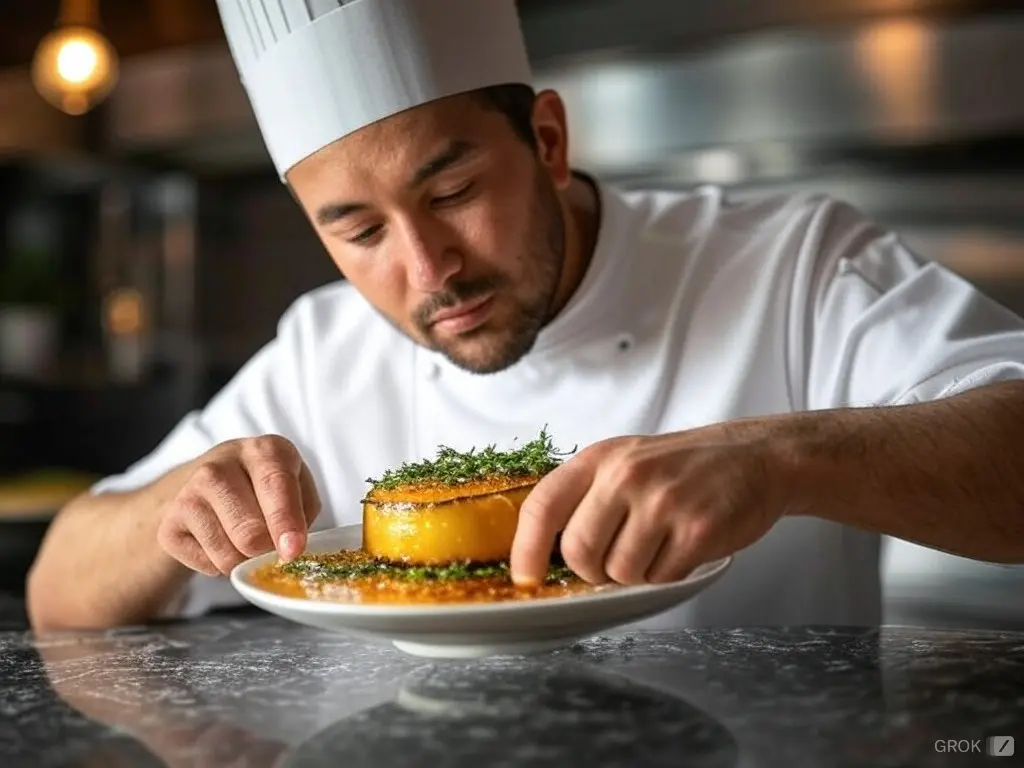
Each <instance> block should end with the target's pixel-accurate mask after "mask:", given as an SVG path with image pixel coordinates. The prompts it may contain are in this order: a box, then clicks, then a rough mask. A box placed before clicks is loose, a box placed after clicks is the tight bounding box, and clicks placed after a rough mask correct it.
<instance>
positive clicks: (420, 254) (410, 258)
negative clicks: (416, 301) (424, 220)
mask: <svg viewBox="0 0 1024 768" xmlns="http://www.w3.org/2000/svg"><path fill="white" fill-rule="evenodd" d="M404 240H405V242H404V250H405V261H406V272H407V274H408V280H409V286H410V287H411V288H412V289H413V290H415V291H419V292H422V293H436V292H437V291H440V290H441V289H442V288H444V286H445V284H446V283H447V282H448V280H449V278H451V277H452V275H454V274H456V273H457V272H458V271H459V270H460V269H462V255H461V253H460V252H459V249H458V248H457V247H455V245H454V243H453V242H452V240H451V238H448V237H445V234H444V232H443V231H442V230H441V228H438V227H431V226H430V225H429V224H427V225H423V224H420V225H416V226H414V225H412V224H410V225H408V226H406V227H405V232H404Z"/></svg>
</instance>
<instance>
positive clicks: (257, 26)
mask: <svg viewBox="0 0 1024 768" xmlns="http://www.w3.org/2000/svg"><path fill="white" fill-rule="evenodd" d="M217 5H218V7H219V9H220V17H221V22H222V24H223V26H224V31H225V35H226V37H227V40H228V45H229V47H230V49H231V54H232V56H233V57H234V60H235V64H236V66H237V67H238V72H239V74H240V76H241V79H242V83H243V85H244V86H245V88H246V91H247V92H248V94H249V100H250V102H251V103H252V107H253V111H254V112H255V114H256V120H257V122H258V123H259V126H260V130H261V131H262V134H263V140H264V142H265V143H266V145H267V149H268V150H269V152H270V156H271V158H272V160H273V162H274V166H275V168H276V169H277V172H278V174H279V175H280V176H281V177H282V178H283V177H284V175H285V173H286V172H287V171H288V170H289V169H291V168H292V167H293V166H294V165H295V164H296V163H298V162H299V161H300V160H302V159H304V158H306V157H308V156H309V155H311V154H313V153H314V152H316V151H317V150H319V149H322V148H323V147H325V146H327V145H328V144H330V143H331V142H334V141H336V140H338V139H340V138H342V137H343V136H346V135H348V134H349V133H352V132H353V131H356V130H358V129H360V128H362V127H364V126H367V125H370V124H371V123H374V122H376V121H378V120H380V119H382V118H385V117H388V116H390V115H394V114H397V113H398V112H401V111H403V110H405V109H409V108H410V107H415V106H418V105H420V104H425V103H427V102H429V101H433V100H435V99H439V98H442V97H445V96H451V95H454V94H457V93H464V92H466V91H470V90H475V89H477V88H483V87H486V86H491V85H503V84H506V83H529V82H530V81H531V78H532V76H531V72H530V65H529V61H528V58H527V52H526V46H525V44H524V41H523V37H522V31H521V28H520V24H519V17H518V14H517V12H516V7H515V0H217Z"/></svg>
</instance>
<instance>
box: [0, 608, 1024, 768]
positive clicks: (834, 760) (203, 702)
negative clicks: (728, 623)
mask: <svg viewBox="0 0 1024 768" xmlns="http://www.w3.org/2000/svg"><path fill="white" fill-rule="evenodd" d="M0 680H2V681H3V684H2V688H0V766H4V768H12V767H13V766H19V767H20V766H33V768H42V767H43V766H104V767H109V768H115V767H116V766H163V765H167V766H175V767H177V766H182V767H184V766H267V767H269V766H275V767H280V768H285V767H286V766H287V767H289V768H307V767H308V768H314V767H318V766H344V767H345V768H349V767H350V766H384V767H385V768H392V767H393V766H401V767H405V766H421V765H422V766H431V767H432V768H436V767H437V766H455V767H456V768H461V767H462V766H465V767H466V768H469V767H470V766H472V768H480V767H481V766H520V765H521V766H578V767H580V768H594V767H595V766H605V765H616V766H619V765H621V766H672V767H673V768H677V767H678V766H696V767H698V768H704V767H711V766H713V767H715V768H717V767H719V766H721V767H724V766H784V767H785V768H798V767H800V766H824V767H826V768H833V767H838V766H852V765H856V766H968V765H996V766H998V765H1014V764H1022V763H1024V743H1019V742H1021V740H1024V634H1004V633H995V632H992V633H985V632H967V631H959V630H923V629H921V630H918V629H907V628H888V627H886V628H882V629H840V628H792V629H777V628H776V629H746V630H730V631H725V630H702V631H689V632H676V633H655V634H643V635H635V636H617V637H606V638H596V639H592V640H588V641H585V642H582V643H580V644H578V645H576V646H574V647H571V648H567V649H564V650H562V651H558V652H556V653H552V654H549V655H545V656H538V657H530V658H513V657H509V658H495V659H488V660H482V661H471V662H430V661H426V660H423V659H416V658H413V657H409V656H405V655H403V654H401V653H399V652H398V651H396V650H394V649H392V648H391V647H389V646H379V645H370V644H366V643H363V642H362V641H356V640H352V639H349V638H348V637H346V636H342V635H332V634H327V633H321V632H317V631H314V630H310V629H306V628H303V627H299V626H296V625H292V624H288V623H286V622H285V621H283V620H280V619H277V618H272V617H267V616H262V615H257V616H252V617H237V616H235V617H228V618H219V619H210V620H203V621H196V622H193V623H190V624H180V625H168V626H163V627H159V628H144V629H137V630H123V631H116V632H108V633H101V634H66V635H53V636H48V637H44V638H40V639H34V638H33V637H32V636H31V635H29V634H28V633H25V632H7V633H4V634H0ZM992 736H1016V742H1017V743H1015V747H1016V750H1018V751H1017V753H1016V755H1014V756H1013V757H1012V758H1010V759H1008V760H1006V762H1005V763H1000V762H997V761H996V762H994V761H995V760H996V758H993V757H989V756H986V755H985V754H984V753H985V750H986V747H987V743H986V739H987V738H988V737H992ZM937 740H943V741H945V740H965V743H964V744H963V745H962V746H965V747H969V745H970V743H971V742H973V743H974V744H976V745H977V746H978V747H980V749H981V753H973V754H949V753H944V752H937V751H936V749H935V742H936V741H937Z"/></svg>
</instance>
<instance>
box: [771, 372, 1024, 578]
mask: <svg viewBox="0 0 1024 768" xmlns="http://www.w3.org/2000/svg"><path fill="white" fill-rule="evenodd" d="M793 424H794V430H793V435H794V439H793V440H792V441H789V450H790V455H791V457H792V459H793V466H794V468H795V469H796V470H797V471H796V473H795V474H794V477H795V478H797V479H796V480H795V481H794V482H795V484H796V486H797V487H798V489H799V490H798V493H797V498H798V499H799V501H798V504H797V505H796V507H795V508H793V509H790V510H787V512H788V513H789V514H809V515H814V516H817V517H822V518H825V519H830V520H834V521H835V522H839V523H843V524H846V525H851V526H854V527H858V528H862V529H867V530H873V531H878V532H880V533H883V534H887V535H891V536H894V537H898V538H901V539H905V540H908V541H912V542H916V543H919V544H923V545H926V546H929V547H933V548H935V549H939V550H943V551H946V552H949V553H953V554H957V555H961V556H964V557H971V558H975V559H978V560H985V561H991V562H1003V563H1021V562H1024V382H1007V383H1002V384H996V385H992V386H988V387H983V388H979V389H976V390H973V391H970V392H967V393H964V394H962V395H958V396H955V397H950V398H947V399H944V400H940V401H935V402H930V403H921V404H915V405H908V406H897V407H891V408H869V409H852V410H842V411H829V412H818V413H810V414H801V415H799V416H797V417H796V418H795V419H794V422H793Z"/></svg>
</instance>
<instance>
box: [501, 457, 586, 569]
mask: <svg viewBox="0 0 1024 768" xmlns="http://www.w3.org/2000/svg"><path fill="white" fill-rule="evenodd" d="M593 477H594V469H593V466H592V465H591V462H589V461H587V460H586V457H585V456H584V454H582V453H581V454H579V455H578V456H576V457H575V458H573V459H570V460H569V461H567V462H566V463H564V464H561V465H560V466H558V467H556V468H555V469H553V470H552V471H551V472H549V473H548V474H547V475H545V476H544V477H542V478H541V480H540V482H539V483H537V485H536V486H534V488H533V490H532V491H530V494H529V496H527V497H526V500H525V501H524V502H523V505H522V506H521V507H520V509H519V521H518V523H517V525H516V534H515V537H514V538H513V540H512V553H511V557H510V561H509V570H510V571H511V573H512V580H513V581H514V582H515V583H516V584H523V585H537V584H541V583H543V581H544V578H545V576H546V575H547V571H548V565H549V563H550V562H551V550H552V547H553V545H554V540H555V536H556V535H557V534H558V532H559V531H561V530H562V528H563V527H564V526H565V524H566V522H567V521H568V520H569V518H570V516H571V515H572V513H573V511H574V510H575V509H576V506H577V505H578V504H579V502H580V500H581V499H582V498H583V497H584V495H585V494H586V492H587V489H588V488H589V487H590V483H591V481H592V480H593Z"/></svg>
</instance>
